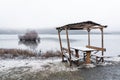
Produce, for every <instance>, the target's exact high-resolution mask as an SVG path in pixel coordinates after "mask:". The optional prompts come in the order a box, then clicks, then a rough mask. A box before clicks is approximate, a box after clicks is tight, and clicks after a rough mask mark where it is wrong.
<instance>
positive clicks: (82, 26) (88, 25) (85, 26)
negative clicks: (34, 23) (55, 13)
mask: <svg viewBox="0 0 120 80" xmlns="http://www.w3.org/2000/svg"><path fill="white" fill-rule="evenodd" d="M106 27H107V26H104V25H101V24H98V23H95V22H92V21H86V22H80V23H74V24H68V25H64V26H62V27H57V28H56V29H57V30H58V36H59V42H60V48H61V56H62V61H64V57H65V56H66V55H67V56H68V61H69V62H70V65H72V61H74V60H73V58H74V59H75V60H79V54H78V51H79V49H77V48H75V53H76V54H75V57H73V56H72V51H71V46H70V41H69V35H68V30H86V31H87V32H88V45H87V46H86V48H88V49H84V50H83V52H85V53H86V54H87V56H86V63H90V58H89V57H90V55H91V54H90V53H91V51H93V50H96V51H101V55H102V56H103V55H104V51H106V49H105V48H104V36H103V29H104V28H106ZM93 29H99V30H100V31H101V47H96V46H91V44H90V42H91V41H90V31H91V30H93ZM62 30H65V32H66V39H67V48H63V45H62V40H61V35H60V34H61V31H62ZM64 51H65V52H66V53H67V54H64V53H65V52H64ZM81 51H82V50H81ZM96 58H99V57H98V56H96ZM101 61H102V62H103V61H104V57H101Z"/></svg>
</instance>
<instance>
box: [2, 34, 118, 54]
mask: <svg viewBox="0 0 120 80" xmlns="http://www.w3.org/2000/svg"><path fill="white" fill-rule="evenodd" d="M39 36H40V38H41V41H40V43H21V42H19V39H18V35H6V34H4V35H0V48H18V49H29V50H34V51H40V50H41V51H43V52H44V51H47V50H60V47H59V41H58V35H50V34H40V35H39ZM61 37H62V42H63V46H65V47H67V44H66V35H62V36H61ZM100 37H101V36H100V35H91V45H93V46H98V47H99V46H100V44H101V43H100V41H101V38H100ZM69 38H70V42H71V44H70V45H71V46H86V45H87V35H70V36H69ZM104 43H105V45H104V46H105V48H106V49H107V51H106V52H105V55H110V56H117V55H120V35H105V36H104Z"/></svg>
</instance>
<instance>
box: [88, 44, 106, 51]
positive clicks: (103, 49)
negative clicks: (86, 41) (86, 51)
mask: <svg viewBox="0 0 120 80" xmlns="http://www.w3.org/2000/svg"><path fill="white" fill-rule="evenodd" d="M86 47H87V48H91V49H96V50H99V51H106V49H105V48H100V47H95V46H89V45H87V46H86Z"/></svg>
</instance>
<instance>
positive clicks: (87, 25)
mask: <svg viewBox="0 0 120 80" xmlns="http://www.w3.org/2000/svg"><path fill="white" fill-rule="evenodd" d="M106 27H107V26H104V25H101V24H98V23H95V22H92V21H85V22H80V23H73V24H67V25H64V26H62V27H57V28H56V29H58V30H59V29H60V30H65V29H68V30H88V29H101V28H106Z"/></svg>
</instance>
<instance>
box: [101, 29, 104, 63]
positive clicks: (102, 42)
mask: <svg viewBox="0 0 120 80" xmlns="http://www.w3.org/2000/svg"><path fill="white" fill-rule="evenodd" d="M100 30H101V47H102V48H103V47H104V37H103V28H101V29H100ZM103 55H104V51H103V50H102V56H103ZM102 62H104V59H102Z"/></svg>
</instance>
